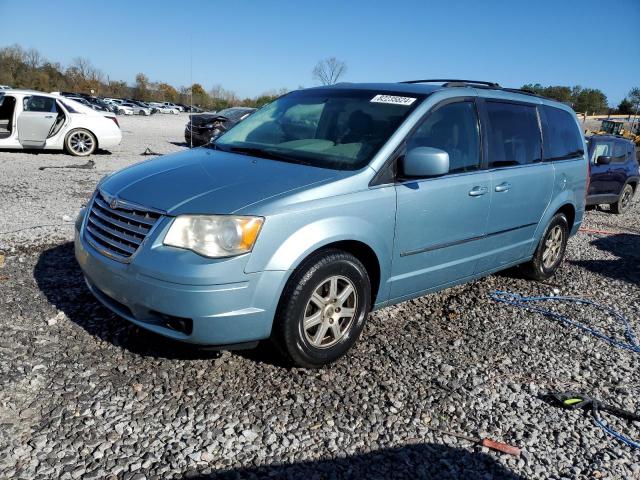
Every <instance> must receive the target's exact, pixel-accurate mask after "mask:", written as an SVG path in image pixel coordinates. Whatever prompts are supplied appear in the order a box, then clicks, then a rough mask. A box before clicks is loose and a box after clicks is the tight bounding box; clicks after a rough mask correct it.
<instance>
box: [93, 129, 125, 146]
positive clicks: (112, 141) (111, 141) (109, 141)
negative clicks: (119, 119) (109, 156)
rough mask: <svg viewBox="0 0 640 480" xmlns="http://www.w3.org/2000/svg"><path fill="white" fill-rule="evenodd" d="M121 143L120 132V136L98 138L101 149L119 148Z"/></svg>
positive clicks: (119, 134)
mask: <svg viewBox="0 0 640 480" xmlns="http://www.w3.org/2000/svg"><path fill="white" fill-rule="evenodd" d="M121 141H122V134H121V133H120V132H118V134H112V135H104V136H101V137H100V138H98V146H99V147H100V148H110V147H117V146H118V145H120V142H121Z"/></svg>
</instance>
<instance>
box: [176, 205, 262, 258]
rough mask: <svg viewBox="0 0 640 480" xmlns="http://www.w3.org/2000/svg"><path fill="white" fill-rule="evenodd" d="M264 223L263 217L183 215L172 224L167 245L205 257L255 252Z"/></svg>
mask: <svg viewBox="0 0 640 480" xmlns="http://www.w3.org/2000/svg"><path fill="white" fill-rule="evenodd" d="M263 222H264V219H263V218H261V217H235V216H230V215H180V216H178V217H176V218H175V220H174V221H173V223H172V224H171V227H170V228H169V231H168V232H167V235H166V236H165V237H164V242H163V243H164V244H165V245H169V246H172V247H178V248H186V249H188V250H192V251H194V252H196V253H199V254H200V255H204V256H205V257H212V258H219V257H231V256H234V255H240V254H243V253H247V252H250V251H251V250H252V249H253V245H254V244H255V243H256V239H257V238H258V234H259V233H260V229H261V228H262V223H263Z"/></svg>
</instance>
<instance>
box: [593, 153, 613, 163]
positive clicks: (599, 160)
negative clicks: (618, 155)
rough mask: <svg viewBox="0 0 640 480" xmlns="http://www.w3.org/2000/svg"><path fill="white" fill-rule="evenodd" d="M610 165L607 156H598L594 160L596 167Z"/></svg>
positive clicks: (609, 159)
mask: <svg viewBox="0 0 640 480" xmlns="http://www.w3.org/2000/svg"><path fill="white" fill-rule="evenodd" d="M610 163H611V157H610V156H609V155H600V156H599V157H598V158H596V165H609V164H610Z"/></svg>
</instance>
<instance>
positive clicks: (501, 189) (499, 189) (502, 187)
mask: <svg viewBox="0 0 640 480" xmlns="http://www.w3.org/2000/svg"><path fill="white" fill-rule="evenodd" d="M510 188H511V184H510V183H509V182H502V183H501V184H500V185H496V192H508V191H509V189H510Z"/></svg>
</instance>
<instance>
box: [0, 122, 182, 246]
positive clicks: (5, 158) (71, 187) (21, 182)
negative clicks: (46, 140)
mask: <svg viewBox="0 0 640 480" xmlns="http://www.w3.org/2000/svg"><path fill="white" fill-rule="evenodd" d="M188 119H189V117H188V114H186V113H183V114H180V115H170V114H155V115H151V116H150V117H141V116H124V115H120V116H119V117H118V121H119V122H120V127H121V129H122V143H121V144H120V145H118V147H115V148H113V149H111V150H110V151H105V150H100V151H99V152H98V154H96V155H93V156H91V157H89V159H86V158H78V157H72V156H70V155H67V154H66V153H64V152H54V151H47V152H44V153H43V152H38V151H26V152H25V151H19V150H0V194H1V197H0V201H1V203H0V212H1V214H0V248H6V247H7V246H13V245H16V244H20V245H23V246H27V245H29V246H30V245H38V244H41V243H43V242H49V243H51V242H55V241H61V240H69V239H71V238H73V220H74V219H75V217H76V216H77V214H78V211H79V210H80V208H81V207H82V206H83V205H84V204H85V203H86V201H87V199H88V198H89V196H90V195H91V193H92V192H93V190H94V189H95V186H96V183H98V181H99V180H100V179H101V178H102V177H103V176H104V175H106V174H108V173H111V172H113V171H114V170H119V169H121V168H123V167H125V166H127V165H130V164H132V163H137V162H140V161H142V160H147V159H149V158H150V157H148V156H142V155H141V153H142V152H144V151H145V150H146V149H147V148H150V149H151V151H153V152H157V153H162V154H164V153H171V152H176V151H180V150H183V149H185V148H186V145H184V143H183V142H184V126H185V124H186V123H187V121H188ZM88 160H91V161H92V162H93V163H94V166H93V168H91V169H79V168H60V167H69V166H79V165H86V163H87V161H88ZM42 167H45V169H44V170H41V168H42ZM51 167H54V168H51Z"/></svg>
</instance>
